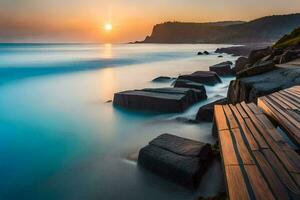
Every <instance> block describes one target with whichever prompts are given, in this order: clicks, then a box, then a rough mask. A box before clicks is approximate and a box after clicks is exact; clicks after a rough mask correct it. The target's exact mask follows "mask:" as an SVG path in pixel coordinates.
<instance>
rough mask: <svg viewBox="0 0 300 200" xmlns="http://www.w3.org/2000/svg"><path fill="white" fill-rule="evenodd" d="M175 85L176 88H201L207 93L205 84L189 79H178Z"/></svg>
mask: <svg viewBox="0 0 300 200" xmlns="http://www.w3.org/2000/svg"><path fill="white" fill-rule="evenodd" d="M174 87H176V88H193V89H197V90H201V91H203V92H204V93H205V94H206V90H205V87H204V85H203V84H201V83H196V82H192V81H189V80H183V79H177V80H176V81H175V84H174Z"/></svg>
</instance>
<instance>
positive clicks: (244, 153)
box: [231, 129, 255, 165]
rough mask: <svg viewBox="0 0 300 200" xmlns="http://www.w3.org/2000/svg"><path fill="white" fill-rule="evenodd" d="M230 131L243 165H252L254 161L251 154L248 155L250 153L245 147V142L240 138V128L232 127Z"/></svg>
mask: <svg viewBox="0 0 300 200" xmlns="http://www.w3.org/2000/svg"><path fill="white" fill-rule="evenodd" d="M231 131H232V133H233V136H234V138H235V141H236V145H237V149H238V153H239V156H240V157H241V159H242V162H243V164H244V165H254V164H255V162H254V160H253V159H252V156H251V155H250V153H249V151H248V149H247V147H246V144H245V142H244V140H243V138H242V135H241V132H240V130H239V129H232V130H231Z"/></svg>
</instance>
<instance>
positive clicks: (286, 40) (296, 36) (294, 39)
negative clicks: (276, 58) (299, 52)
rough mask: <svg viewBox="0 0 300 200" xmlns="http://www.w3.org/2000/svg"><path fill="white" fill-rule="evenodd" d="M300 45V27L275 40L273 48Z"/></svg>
mask: <svg viewBox="0 0 300 200" xmlns="http://www.w3.org/2000/svg"><path fill="white" fill-rule="evenodd" d="M295 45H300V27H299V28H297V29H295V30H294V31H292V32H291V33H290V34H288V35H285V36H283V37H282V38H281V39H280V40H278V41H277V42H276V44H275V45H274V48H276V49H285V48H287V47H289V46H295Z"/></svg>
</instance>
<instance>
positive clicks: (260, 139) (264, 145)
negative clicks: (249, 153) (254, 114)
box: [245, 119, 270, 148]
mask: <svg viewBox="0 0 300 200" xmlns="http://www.w3.org/2000/svg"><path fill="white" fill-rule="evenodd" d="M245 122H246V124H247V126H248V128H249V130H250V132H251V133H252V135H253V137H254V138H255V139H256V141H257V143H258V144H259V146H260V148H270V147H269V145H268V144H267V143H266V141H265V139H264V138H263V137H262V136H261V135H260V134H259V132H258V131H257V129H256V128H255V126H254V124H253V122H252V121H251V119H245Z"/></svg>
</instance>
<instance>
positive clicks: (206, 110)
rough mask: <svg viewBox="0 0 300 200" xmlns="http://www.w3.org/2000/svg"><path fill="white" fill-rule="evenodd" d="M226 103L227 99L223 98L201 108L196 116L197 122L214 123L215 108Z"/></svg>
mask: <svg viewBox="0 0 300 200" xmlns="http://www.w3.org/2000/svg"><path fill="white" fill-rule="evenodd" d="M226 103H227V98H223V99H219V100H217V101H214V102H212V103H209V104H206V105H204V106H202V107H200V108H199V110H198V112H197V115H196V120H197V121H202V122H212V121H213V116H214V106H215V105H224V104H226Z"/></svg>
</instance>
